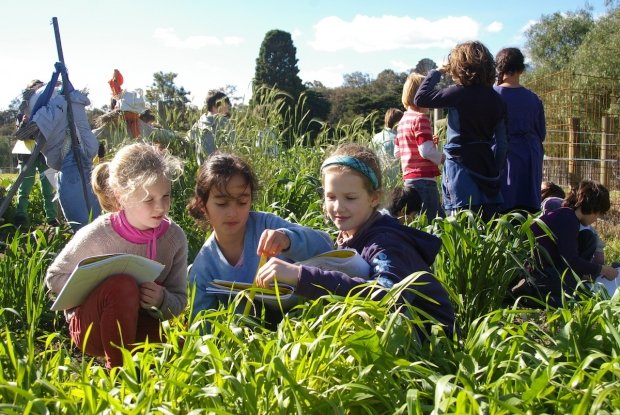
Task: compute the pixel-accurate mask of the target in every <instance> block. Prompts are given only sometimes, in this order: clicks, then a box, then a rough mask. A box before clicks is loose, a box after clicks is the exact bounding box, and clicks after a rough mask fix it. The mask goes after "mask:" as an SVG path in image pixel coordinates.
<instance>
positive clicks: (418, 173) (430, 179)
mask: <svg viewBox="0 0 620 415" xmlns="http://www.w3.org/2000/svg"><path fill="white" fill-rule="evenodd" d="M423 80H424V76H423V75H420V74H419V73H416V72H412V73H410V74H409V76H408V77H407V80H406V81H405V84H404V85H403V93H402V103H403V106H404V107H405V109H406V111H405V114H404V115H403V118H402V119H401V120H400V124H399V128H398V135H397V137H396V145H395V154H396V156H397V157H398V158H400V164H401V169H402V173H403V180H404V182H405V186H406V187H411V188H413V189H415V190H416V192H417V193H418V195H420V198H422V209H421V211H420V213H423V212H424V213H426V216H427V218H428V219H429V221H430V220H433V219H435V218H436V217H437V216H439V217H444V216H446V214H445V213H444V211H443V209H442V208H441V200H440V198H439V190H438V189H437V176H439V168H438V166H439V165H440V164H441V163H442V162H443V161H444V159H445V156H444V155H443V154H441V152H440V151H439V150H438V149H437V145H436V144H435V141H434V139H433V131H432V129H431V120H430V118H429V117H428V115H426V114H425V113H424V109H423V108H420V107H418V106H417V105H415V104H414V102H413V98H414V96H415V94H416V92H417V91H418V88H419V87H420V84H421V83H422V81H423Z"/></svg>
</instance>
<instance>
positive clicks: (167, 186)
mask: <svg viewBox="0 0 620 415" xmlns="http://www.w3.org/2000/svg"><path fill="white" fill-rule="evenodd" d="M181 173H182V163H181V161H180V160H179V159H177V158H176V157H173V156H172V155H170V154H169V153H168V152H167V151H165V150H160V149H159V148H157V147H155V146H152V145H148V144H143V143H136V144H132V145H129V146H125V147H123V148H121V149H120V150H119V151H118V152H117V153H116V155H115V156H114V158H113V159H112V161H111V162H104V163H100V164H98V165H97V166H96V167H95V170H94V171H93V181H92V185H93V188H94V190H95V192H96V193H97V197H98V198H99V200H100V201H101V205H102V206H104V207H105V209H106V210H108V211H109V212H111V213H107V214H104V215H101V216H99V217H98V218H97V219H96V220H94V221H93V222H92V223H90V224H88V225H86V226H85V227H83V228H82V229H80V230H79V231H78V232H77V233H76V234H75V236H74V237H73V238H72V239H71V240H70V241H69V243H68V244H67V245H66V246H65V247H64V248H63V250H62V251H61V252H60V253H59V254H58V256H57V257H56V258H55V259H54V262H53V263H52V264H51V265H50V267H49V268H48V270H47V275H46V277H45V282H46V284H47V286H48V287H49V288H50V291H51V292H52V293H54V294H58V293H60V291H61V290H62V288H63V287H64V285H65V284H66V282H67V280H68V279H69V276H70V275H71V273H72V272H73V270H74V269H75V267H76V266H77V265H78V264H79V263H80V261H82V260H83V259H86V258H90V257H93V256H100V255H109V254H116V253H127V254H133V255H139V256H143V257H146V258H149V259H152V260H156V261H157V262H159V263H161V264H163V265H164V266H165V267H164V269H163V271H162V272H161V274H160V275H159V276H158V277H157V279H156V280H155V281H154V282H145V283H142V284H140V285H138V284H137V283H136V280H135V279H134V276H132V275H127V274H122V273H121V274H113V275H109V276H107V278H106V279H105V280H104V281H103V282H102V283H101V284H99V285H98V286H97V287H96V288H95V289H94V290H93V291H92V292H91V293H90V294H88V296H87V297H86V300H85V301H84V302H83V303H82V304H80V305H79V306H77V307H75V308H72V309H70V310H65V317H66V318H67V322H68V323H69V333H70V335H71V339H72V340H73V341H74V343H75V344H76V345H77V346H78V347H80V348H81V349H82V350H83V351H84V352H85V353H88V354H90V355H92V356H105V358H106V367H108V368H111V367H115V366H120V365H122V364H123V355H122V352H121V350H120V346H123V345H124V346H125V347H127V348H131V346H132V345H133V344H135V343H136V342H141V341H145V339H147V338H148V340H149V341H150V342H158V341H161V340H162V338H161V333H160V332H161V323H160V322H161V320H168V319H170V318H172V317H174V316H177V315H179V314H181V313H182V312H183V311H184V310H185V306H186V305H187V282H186V275H187V239H186V237H185V233H184V232H183V230H182V229H181V228H180V227H179V226H178V225H177V224H175V223H174V222H173V221H172V220H171V219H170V218H169V217H168V216H167V215H168V211H169V210H170V199H171V194H170V192H171V182H172V181H173V180H175V179H176V178H177V177H178V176H179V175H180V174H181Z"/></svg>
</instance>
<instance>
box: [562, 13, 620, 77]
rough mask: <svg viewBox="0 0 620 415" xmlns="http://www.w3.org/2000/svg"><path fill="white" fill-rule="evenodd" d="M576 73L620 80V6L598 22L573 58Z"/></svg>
mask: <svg viewBox="0 0 620 415" xmlns="http://www.w3.org/2000/svg"><path fill="white" fill-rule="evenodd" d="M573 68H574V70H575V72H577V73H581V74H589V75H595V76H603V77H608V78H616V79H620V6H619V7H617V8H616V9H613V10H611V11H610V12H609V13H608V14H607V15H606V16H603V17H601V18H600V19H598V20H597V21H596V24H595V25H594V27H593V28H592V29H591V30H590V31H589V32H588V34H587V35H586V36H585V38H584V40H583V42H582V43H581V45H580V46H579V49H577V51H576V53H575V55H574V58H573Z"/></svg>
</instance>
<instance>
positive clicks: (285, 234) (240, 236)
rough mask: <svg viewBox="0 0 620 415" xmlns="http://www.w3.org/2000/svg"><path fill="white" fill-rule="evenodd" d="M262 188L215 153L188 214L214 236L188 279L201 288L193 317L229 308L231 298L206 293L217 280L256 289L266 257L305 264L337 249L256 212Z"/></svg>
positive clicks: (231, 159)
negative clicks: (254, 205)
mask: <svg viewBox="0 0 620 415" xmlns="http://www.w3.org/2000/svg"><path fill="white" fill-rule="evenodd" d="M257 188H258V185H257V181H256V177H255V175H254V172H253V171H252V169H251V168H250V166H249V165H248V164H247V163H246V162H245V161H244V160H242V159H241V158H240V157H237V156H235V155H232V154H224V153H215V154H213V155H211V156H210V157H209V158H208V159H207V161H206V162H205V163H204V164H203V165H202V166H201V167H200V170H199V171H198V177H197V178H196V188H195V194H194V197H193V199H192V200H191V201H190V203H189V206H188V210H189V212H190V214H191V215H192V216H193V217H194V218H195V219H196V220H197V221H198V222H202V223H204V222H207V223H208V224H209V225H210V227H211V229H212V230H213V232H212V233H211V235H210V236H209V238H208V239H207V241H206V242H205V244H204V245H203V246H202V248H201V249H200V252H198V255H197V256H196V259H195V260H194V263H193V265H192V267H191V270H190V273H189V280H190V284H195V285H196V294H195V298H194V303H193V308H192V317H194V316H195V315H196V314H197V313H198V312H199V311H201V310H208V309H216V308H218V306H219V304H220V303H224V304H226V303H227V301H228V296H221V295H220V296H218V295H216V294H211V293H207V287H208V286H209V283H210V282H211V281H213V280H214V279H220V280H226V281H238V282H247V283H252V282H253V279H254V275H255V274H256V270H257V268H258V264H259V260H260V256H261V255H264V256H277V257H279V258H283V259H286V260H291V261H302V260H304V259H307V258H309V257H312V256H314V255H318V254H320V253H323V252H326V251H329V250H331V249H333V248H332V242H331V239H330V238H329V235H328V234H327V233H325V232H322V231H317V230H313V229H310V228H306V227H304V226H301V225H297V224H294V223H291V222H288V221H286V220H284V219H282V218H280V217H278V216H276V215H273V214H271V213H265V212H254V211H251V210H250V208H251V205H252V200H253V197H254V195H255V192H256V190H257Z"/></svg>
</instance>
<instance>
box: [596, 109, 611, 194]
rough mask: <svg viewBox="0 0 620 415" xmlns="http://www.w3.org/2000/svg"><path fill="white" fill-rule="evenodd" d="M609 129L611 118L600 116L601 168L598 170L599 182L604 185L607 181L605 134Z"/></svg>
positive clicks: (606, 134) (606, 184)
mask: <svg viewBox="0 0 620 415" xmlns="http://www.w3.org/2000/svg"><path fill="white" fill-rule="evenodd" d="M610 130H611V120H610V119H609V117H601V170H600V172H599V180H598V181H599V182H601V184H602V185H603V186H605V187H608V186H609V184H608V183H607V168H608V162H607V136H608V135H609V132H610Z"/></svg>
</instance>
